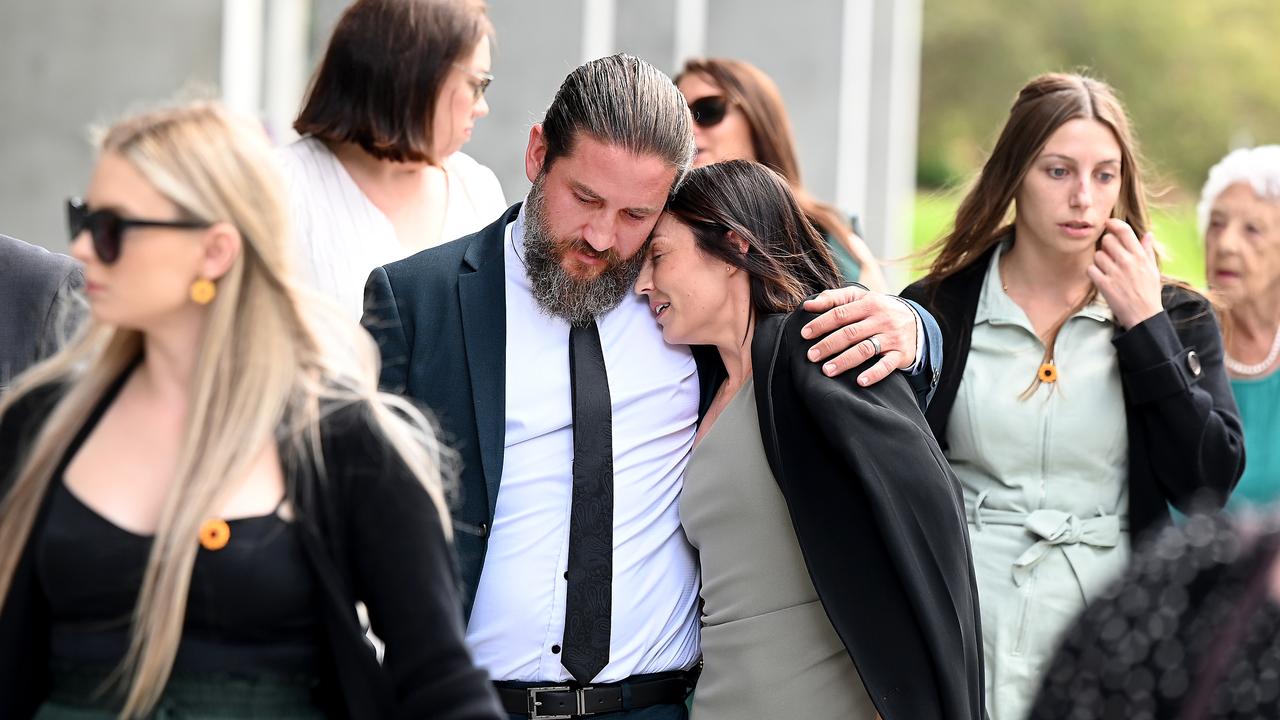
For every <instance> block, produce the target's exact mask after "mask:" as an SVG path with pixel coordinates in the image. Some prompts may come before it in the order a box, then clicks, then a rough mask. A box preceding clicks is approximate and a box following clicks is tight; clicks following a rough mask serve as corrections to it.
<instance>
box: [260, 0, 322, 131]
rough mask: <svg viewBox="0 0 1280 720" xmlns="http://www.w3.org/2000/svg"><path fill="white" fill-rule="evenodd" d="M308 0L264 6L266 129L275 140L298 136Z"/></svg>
mask: <svg viewBox="0 0 1280 720" xmlns="http://www.w3.org/2000/svg"><path fill="white" fill-rule="evenodd" d="M310 24H311V0H271V3H270V4H269V5H268V6H267V44H266V54H267V73H266V97H265V98H264V103H263V104H264V105H265V109H266V117H265V118H264V119H265V121H266V125H267V132H268V133H270V135H271V138H272V139H273V140H275V141H276V142H278V143H284V142H288V141H290V140H293V139H294V138H296V137H297V133H295V132H294V131H293V127H292V125H293V119H294V117H296V116H297V114H298V109H299V107H300V106H301V103H302V94H303V93H304V92H305V91H306V83H307V71H308V68H307V37H308V35H309V33H308V29H309V27H310Z"/></svg>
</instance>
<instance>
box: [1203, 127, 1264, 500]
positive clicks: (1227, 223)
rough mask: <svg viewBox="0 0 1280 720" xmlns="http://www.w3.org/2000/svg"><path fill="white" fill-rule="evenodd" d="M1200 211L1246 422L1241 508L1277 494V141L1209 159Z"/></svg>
mask: <svg viewBox="0 0 1280 720" xmlns="http://www.w3.org/2000/svg"><path fill="white" fill-rule="evenodd" d="M1199 215H1200V232H1201V234H1202V235H1203V237H1204V243H1205V253H1204V260H1205V276H1206V279H1207V280H1208V282H1209V287H1210V288H1212V289H1213V290H1214V291H1215V292H1216V293H1218V296H1219V298H1220V299H1221V300H1222V302H1223V304H1224V305H1225V306H1226V310H1225V311H1224V313H1223V323H1222V325H1223V329H1224V331H1225V335H1226V338H1225V345H1226V358H1225V364H1226V366H1227V371H1228V373H1229V374H1230V376H1231V390H1232V392H1234V393H1235V396H1236V404H1237V405H1239V406H1240V417H1241V419H1242V420H1243V421H1244V443H1245V457H1246V458H1248V462H1247V463H1246V464H1245V468H1244V476H1243V477H1241V478H1240V484H1239V485H1237V486H1236V490H1235V492H1234V493H1233V494H1232V496H1231V505H1230V507H1231V508H1232V509H1236V510H1239V509H1242V508H1246V507H1250V506H1257V505H1262V504H1266V503H1271V502H1273V501H1275V500H1276V499H1277V498H1280V372H1278V371H1277V369H1280V145H1266V146H1263V147H1256V148H1243V149H1240V150H1236V151H1234V152H1232V153H1231V154H1229V155H1227V156H1226V157H1225V158H1223V159H1222V160H1221V161H1220V162H1219V163H1218V164H1217V165H1214V166H1213V169H1211V170H1210V171H1209V179H1208V180H1207V181H1206V182H1205V184H1204V190H1203V191H1201V194H1200V206H1199Z"/></svg>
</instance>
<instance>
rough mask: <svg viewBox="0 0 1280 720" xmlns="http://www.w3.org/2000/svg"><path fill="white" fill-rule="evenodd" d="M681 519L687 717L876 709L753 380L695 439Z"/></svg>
mask: <svg viewBox="0 0 1280 720" xmlns="http://www.w3.org/2000/svg"><path fill="white" fill-rule="evenodd" d="M680 521H681V523H682V524H683V525H684V529H685V533H686V535H688V537H689V542H691V543H692V544H693V546H694V547H695V548H696V549H697V550H698V553H699V562H700V564H701V567H702V600H703V608H702V613H703V614H702V657H703V661H704V663H705V666H704V669H703V672H702V677H701V678H700V679H699V680H698V689H697V692H695V693H694V696H693V715H692V720H740V719H742V718H804V719H805V720H826V719H828V718H829V719H830V720H837V719H839V720H862V719H863V718H866V719H867V720H870V719H871V718H874V717H875V713H876V711H875V707H874V706H873V705H872V704H871V699H870V698H869V697H868V696H867V692H866V689H865V688H864V687H863V685H862V679H861V678H860V677H859V676H858V671H857V670H856V669H855V668H854V665H853V661H852V660H851V659H850V658H849V653H848V652H847V651H846V650H845V647H844V644H843V643H842V642H841V641H840V638H839V636H837V635H836V632H835V628H833V627H832V626H831V621H830V620H829V619H827V614H826V612H825V610H823V607H822V603H821V602H820V601H819V600H818V596H817V592H816V591H815V590H814V588H813V582H812V581H811V580H810V579H809V572H808V569H807V568H806V567H805V563H804V557H803V556H802V555H801V553H800V545H799V542H798V541H797V540H796V533H795V529H794V527H793V526H792V524H791V516H790V514H789V513H788V511H787V504H786V501H785V500H784V499H783V497H782V492H781V491H780V490H779V489H778V484H777V482H776V481H775V480H774V478H773V473H772V472H770V470H769V462H768V459H767V458H766V457H765V454H764V446H763V444H762V441H761V439H760V425H759V420H758V416H757V415H756V400H755V390H754V388H753V387H752V384H751V382H747V383H746V384H745V385H744V386H743V387H742V389H741V390H739V391H738V393H737V394H736V395H735V396H734V397H733V399H732V400H731V401H730V402H729V405H728V407H726V408H725V410H724V412H723V413H721V415H720V417H719V419H718V420H716V422H715V425H713V426H712V428H711V430H709V431H708V432H707V434H706V435H705V436H704V437H703V438H702V441H701V442H700V443H699V444H698V446H697V447H696V448H695V449H694V451H693V457H692V458H691V459H690V460H689V465H688V467H687V468H686V469H685V476H684V490H683V492H682V494H681V496H680ZM888 651H891V649H888V648H887V649H886V652H888Z"/></svg>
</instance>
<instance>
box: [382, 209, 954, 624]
mask: <svg viewBox="0 0 1280 720" xmlns="http://www.w3.org/2000/svg"><path fill="white" fill-rule="evenodd" d="M519 212H520V203H516V204H515V205H512V206H511V207H510V208H508V209H507V211H506V212H505V213H503V214H502V216H501V217H499V218H498V219H497V220H495V221H494V222H493V223H492V224H490V225H489V226H488V227H485V228H483V229H481V230H479V231H477V232H475V233H473V234H471V235H467V236H465V237H462V238H459V239H457V240H454V241H452V242H449V243H446V244H444V245H441V246H439V247H434V248H430V249H428V250H424V251H422V252H420V253H417V254H416V255H413V256H411V257H408V258H405V259H404V260H400V261H398V262H394V263H391V264H389V265H385V266H383V267H380V268H377V269H375V270H374V271H373V273H371V274H370V275H369V281H368V284H367V285H366V286H365V309H364V317H363V319H362V320H361V322H362V323H363V324H364V326H365V328H366V329H368V330H369V332H370V333H372V334H373V337H374V339H375V340H376V341H377V343H378V349H379V351H380V352H381V354H382V375H381V380H380V383H379V384H380V385H381V387H382V389H383V390H385V391H387V392H392V393H397V394H400V395H406V396H408V397H409V398H411V399H413V400H414V401H416V402H418V403H419V404H422V405H425V406H426V407H427V408H428V409H430V411H431V412H432V413H433V414H434V416H435V419H436V421H437V422H438V424H439V430H440V434H441V438H442V439H443V440H444V441H445V442H447V443H448V444H449V445H450V446H452V447H453V448H454V449H455V450H456V451H457V452H458V454H459V456H460V460H461V464H462V469H461V472H460V475H459V482H458V488H457V490H458V492H457V496H456V497H455V498H454V502H453V508H452V510H453V520H454V531H455V533H454V545H455V548H456V550H457V553H458V568H459V572H460V573H461V576H462V577H461V580H462V598H463V605H464V610H465V612H466V615H467V617H468V618H469V617H470V616H471V607H472V604H473V603H474V601H475V592H476V585H477V583H478V582H479V580H480V570H481V568H482V567H483V565H484V555H485V550H486V547H487V544H488V536H489V530H490V528H491V527H492V526H493V515H494V508H495V507H496V505H497V502H498V485H499V483H500V481H501V479H502V458H503V447H504V439H505V427H506V337H507V334H506V333H507V330H506V326H507V307H506V276H505V262H504V259H503V258H504V256H503V243H504V242H505V238H506V228H507V225H508V224H509V223H511V222H512V221H514V220H515V218H516V216H517V215H518V214H519ZM917 307H918V306H917ZM919 312H921V317H922V318H923V319H924V321H925V323H924V324H925V327H926V332H927V342H926V352H928V353H929V356H930V357H929V363H928V368H927V369H926V371H924V372H921V373H919V374H918V375H917V376H915V377H914V378H913V379H912V386H913V389H914V390H915V392H916V395H917V398H918V399H920V401H921V403H922V405H923V401H924V398H925V397H926V396H927V394H928V393H929V392H930V391H931V389H932V385H933V383H934V382H936V380H935V378H936V376H937V372H938V369H939V368H941V365H942V357H941V347H942V342H941V333H940V331H939V330H938V326H937V323H936V322H934V320H933V318H932V317H931V316H930V315H929V314H928V313H927V312H925V311H924V310H923V309H922V308H920V309H919ZM711 355H714V353H712V354H711ZM711 355H708V354H706V353H701V352H699V353H695V357H697V358H698V360H699V362H698V370H699V375H700V376H701V377H702V379H703V382H702V397H703V403H702V407H703V408H704V409H705V407H706V405H707V404H708V403H709V401H710V398H711V395H712V393H714V391H715V386H716V384H715V383H714V382H713V381H711V378H712V376H713V375H714V374H716V373H718V372H723V369H722V368H721V367H720V364H719V357H718V356H715V357H714V358H712V357H711ZM708 360H709V361H708Z"/></svg>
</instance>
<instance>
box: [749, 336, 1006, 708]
mask: <svg viewBox="0 0 1280 720" xmlns="http://www.w3.org/2000/svg"><path fill="white" fill-rule="evenodd" d="M813 317H814V315H813V314H811V313H806V312H804V311H796V312H793V313H790V314H787V315H772V316H768V317H764V318H762V319H761V320H760V321H759V322H758V323H757V325H756V330H755V337H754V339H753V341H752V347H751V354H752V365H753V368H754V370H753V374H754V378H753V380H754V383H755V390H756V402H757V410H758V413H759V417H760V430H761V437H762V440H763V442H764V447H765V453H766V455H767V456H768V459H769V466H770V469H771V470H772V471H773V475H774V477H775V478H776V480H777V482H778V486H779V488H780V489H781V491H782V494H783V496H784V497H785V499H786V502H787V508H788V510H789V511H790V514H791V519H792V523H793V524H794V526H795V529H796V535H797V538H798V540H799V543H800V548H801V550H802V552H803V554H804V558H805V564H806V566H807V567H808V570H809V575H810V577H811V578H812V579H813V584H814V587H815V588H816V590H817V592H818V596H819V598H820V599H821V600H822V604H823V607H824V608H825V610H826V612H827V616H828V617H829V618H830V619H831V622H832V625H833V626H834V627H835V629H836V632H837V633H838V634H839V636H840V638H841V640H842V641H843V642H844V645H845V647H846V648H847V649H848V651H849V655H850V657H852V659H853V661H854V663H855V664H856V665H857V667H858V672H859V674H860V675H861V676H862V680H863V683H864V684H865V685H866V688H867V691H868V693H869V694H870V696H871V698H872V700H873V701H874V702H875V705H876V708H877V710H878V711H879V712H880V714H881V715H882V716H883V717H885V718H886V720H922V719H927V718H946V719H948V720H951V719H954V720H960V719H965V720H978V719H979V718H981V717H982V716H983V676H982V673H983V668H982V633H981V630H980V624H979V617H980V615H979V610H978V593H977V585H976V581H975V578H974V571H973V563H972V557H971V553H970V548H969V536H968V532H967V528H966V526H965V518H964V509H963V506H962V502H961V496H960V488H959V484H958V483H957V481H956V479H955V476H954V475H953V474H952V472H951V469H950V467H949V466H948V464H947V461H946V460H945V458H944V457H943V455H942V451H941V449H939V448H938V445H937V443H936V442H934V439H933V436H932V434H931V433H930V432H929V428H928V425H927V423H926V421H925V419H924V416H923V415H922V414H921V411H920V408H919V405H918V404H917V401H916V396H915V394H914V392H913V391H912V388H911V387H910V385H909V383H908V382H907V379H906V378H905V377H904V376H903V374H902V373H900V372H899V373H894V374H893V375H892V376H890V377H888V378H886V379H885V380H883V381H881V382H880V383H878V384H876V385H873V386H871V387H865V388H864V387H860V386H858V385H857V383H856V382H855V381H854V378H856V377H857V375H858V372H861V371H862V370H864V369H865V368H860V369H859V370H858V371H857V372H849V373H846V374H844V375H842V376H840V377H836V378H829V377H827V376H825V375H823V374H822V372H821V369H820V367H819V366H818V365H817V364H816V363H812V362H810V361H809V360H808V359H807V358H806V357H805V352H806V351H807V350H808V348H809V346H810V345H811V343H810V342H809V341H807V340H804V339H803V338H801V337H800V328H801V327H803V325H804V324H805V323H806V322H808V321H809V320H810V319H812V318H813ZM869 366H870V364H869V363H868V365H867V367H869Z"/></svg>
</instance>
